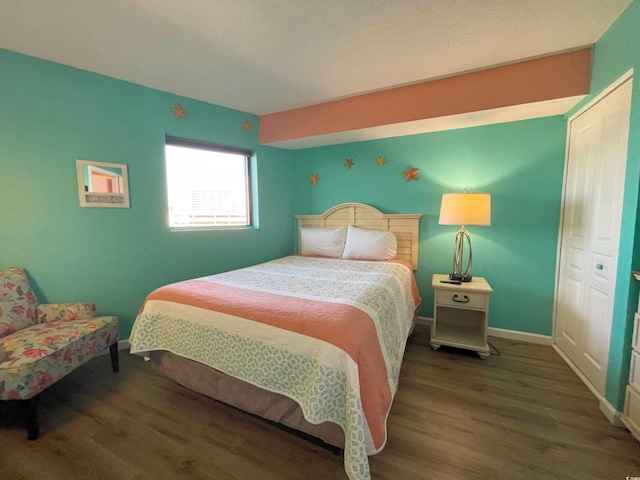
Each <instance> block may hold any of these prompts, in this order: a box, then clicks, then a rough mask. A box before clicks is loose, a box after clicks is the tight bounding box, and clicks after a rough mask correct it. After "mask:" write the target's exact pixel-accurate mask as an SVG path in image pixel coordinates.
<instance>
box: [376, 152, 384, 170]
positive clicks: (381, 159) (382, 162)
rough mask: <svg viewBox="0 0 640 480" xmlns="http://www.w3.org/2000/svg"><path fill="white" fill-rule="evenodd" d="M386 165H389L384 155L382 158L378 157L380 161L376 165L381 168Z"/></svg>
mask: <svg viewBox="0 0 640 480" xmlns="http://www.w3.org/2000/svg"><path fill="white" fill-rule="evenodd" d="M385 163H387V159H386V158H384V155H383V156H381V157H378V160H377V161H376V164H377V165H379V166H381V167H384V164H385Z"/></svg>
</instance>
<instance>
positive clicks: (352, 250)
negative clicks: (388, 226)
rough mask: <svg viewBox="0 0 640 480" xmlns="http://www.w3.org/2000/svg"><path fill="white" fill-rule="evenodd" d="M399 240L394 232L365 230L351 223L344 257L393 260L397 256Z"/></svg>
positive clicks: (343, 253)
mask: <svg viewBox="0 0 640 480" xmlns="http://www.w3.org/2000/svg"><path fill="white" fill-rule="evenodd" d="M397 252H398V242H397V241H396V236H395V235H394V234H393V232H379V231H377V230H364V229H362V228H356V227H352V226H351V225H349V229H348V230H347V240H346V243H345V245H344V251H343V252H342V258H350V259H353V260H391V259H393V258H396V254H397Z"/></svg>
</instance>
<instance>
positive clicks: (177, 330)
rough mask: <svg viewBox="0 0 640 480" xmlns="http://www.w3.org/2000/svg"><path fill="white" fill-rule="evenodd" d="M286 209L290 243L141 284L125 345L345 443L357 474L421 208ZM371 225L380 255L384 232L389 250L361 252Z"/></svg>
mask: <svg viewBox="0 0 640 480" xmlns="http://www.w3.org/2000/svg"><path fill="white" fill-rule="evenodd" d="M296 218H297V220H298V227H299V228H298V235H299V237H298V246H299V254H297V255H292V256H288V257H284V258H281V259H276V260H273V261H270V262H266V263H264V264H260V265H255V266H252V267H249V268H244V269H240V270H234V271H231V272H226V273H221V274H217V275H211V276H208V277H202V278H198V279H193V280H187V281H184V282H179V283H175V284H171V285H167V286H164V287H161V288H159V289H157V290H155V291H154V292H152V293H151V294H150V295H149V296H148V297H147V299H146V300H145V302H144V304H143V307H142V308H141V310H140V313H139V315H138V317H137V318H136V321H135V324H134V327H133V329H132V333H131V338H130V341H131V353H133V354H139V355H143V356H145V357H147V358H148V359H150V361H151V364H152V366H153V368H155V369H157V370H158V371H160V372H162V373H163V374H164V375H166V376H167V377H169V378H171V379H173V380H175V381H176V382H178V383H179V384H181V385H183V386H185V387H187V388H189V389H191V390H194V391H196V392H199V393H202V394H204V395H207V396H209V397H211V398H214V399H216V400H219V401H222V402H224V403H227V404H229V405H232V406H235V407H237V408H240V409H242V410H244V411H246V412H249V413H252V414H255V415H259V416H260V417H263V418H266V419H268V420H271V421H274V422H278V423H281V424H283V425H285V426H287V427H289V428H293V429H295V430H297V431H300V432H303V433H305V434H308V435H311V436H313V437H316V438H319V439H320V440H322V441H324V442H326V443H328V444H330V445H333V446H335V447H338V448H342V449H344V464H345V471H346V473H347V475H348V476H349V478H350V479H351V480H366V479H369V478H370V473H369V464H368V458H367V456H368V455H372V454H375V453H377V452H379V451H380V450H382V448H383V447H384V444H385V442H386V419H387V416H388V414H389V410H390V408H391V403H392V401H393V396H394V394H395V392H396V390H397V387H398V378H399V373H400V366H401V363H402V356H403V354H404V348H405V344H406V339H407V337H408V335H409V333H410V331H411V329H412V327H413V320H414V317H415V312H416V309H417V307H418V305H419V303H420V299H419V295H418V291H417V287H416V284H415V279H414V277H413V272H412V270H414V269H416V268H417V262H418V248H417V247H418V221H419V218H420V215H399V214H383V213H381V212H380V211H378V210H377V209H375V208H373V207H370V206H368V205H364V204H359V203H346V204H341V205H338V206H336V207H334V208H332V209H330V210H328V211H327V212H325V213H324V214H322V215H299V216H297V217H296ZM343 230H344V232H345V237H344V238H342V237H340V235H341V234H342V232H343ZM388 232H391V233H388ZM336 235H337V236H336ZM358 235H360V236H358ZM374 237H375V238H376V239H378V238H379V239H384V242H387V243H384V245H383V242H382V240H380V241H378V240H376V242H374V243H375V247H374V251H375V252H376V253H375V255H385V258H387V257H389V256H390V255H391V254H390V253H389V251H390V250H388V249H390V248H391V247H389V245H388V241H389V239H390V238H391V237H392V241H393V248H394V249H393V257H395V258H393V259H384V260H382V259H376V260H369V259H363V258H360V257H363V256H364V257H367V256H368V255H369V256H370V255H372V253H371V251H367V252H365V253H363V251H366V248H364V247H363V245H367V246H369V245H374V243H367V242H368V241H369V239H372V238H374ZM318 238H320V240H321V241H317V239H318ZM341 238H342V239H341ZM310 239H311V240H310ZM327 239H329V240H328V241H329V244H327V243H322V241H324V240H327ZM363 239H364V240H363ZM365 240H366V241H365ZM340 241H342V244H340ZM320 244H321V245H320ZM318 245H320V247H321V248H320V247H318V248H320V253H321V255H319V254H318V251H316V250H314V248H315V247H316V246H318ZM327 245H329V246H330V248H329V250H326V249H325V247H326V246H327ZM381 246H382V247H381ZM363 248H364V250H363ZM375 249H380V250H375ZM338 251H339V253H340V255H338V254H337V253H338ZM327 252H328V253H327ZM380 252H382V253H380ZM327 255H328V256H327ZM343 255H346V256H348V257H349V258H341V257H342V256H343ZM375 255H374V257H375ZM375 258H377V257H375Z"/></svg>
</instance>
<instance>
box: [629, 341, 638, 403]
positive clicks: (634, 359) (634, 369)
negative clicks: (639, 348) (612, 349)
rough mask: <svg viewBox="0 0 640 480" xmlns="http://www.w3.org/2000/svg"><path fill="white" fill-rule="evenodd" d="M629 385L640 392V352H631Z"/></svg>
mask: <svg viewBox="0 0 640 480" xmlns="http://www.w3.org/2000/svg"><path fill="white" fill-rule="evenodd" d="M629 385H631V386H632V387H633V388H635V389H636V390H637V391H638V393H639V394H640V353H638V352H636V351H635V350H634V351H632V352H631V369H630V370H629Z"/></svg>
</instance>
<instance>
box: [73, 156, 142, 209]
mask: <svg viewBox="0 0 640 480" xmlns="http://www.w3.org/2000/svg"><path fill="white" fill-rule="evenodd" d="M76 172H77V175H78V198H79V199H80V206H81V207H98V208H129V207H130V205H129V178H128V176H127V166H126V165H125V164H124V163H107V162H95V161H93V160H76Z"/></svg>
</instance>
